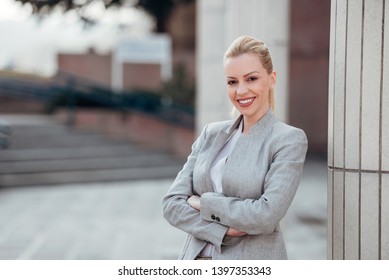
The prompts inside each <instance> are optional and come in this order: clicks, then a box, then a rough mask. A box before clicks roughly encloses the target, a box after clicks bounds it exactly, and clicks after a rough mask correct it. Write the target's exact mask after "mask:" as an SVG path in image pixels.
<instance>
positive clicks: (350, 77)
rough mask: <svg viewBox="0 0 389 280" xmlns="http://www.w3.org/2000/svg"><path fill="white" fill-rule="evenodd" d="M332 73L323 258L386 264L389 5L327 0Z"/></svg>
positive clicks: (378, 0) (380, 0)
mask: <svg viewBox="0 0 389 280" xmlns="http://www.w3.org/2000/svg"><path fill="white" fill-rule="evenodd" d="M386 2H387V1H386ZM385 15H386V19H385ZM329 69H330V70H329V118H328V121H329V123H328V168H329V169H328V258H329V259H389V129H388V128H389V3H386V4H385V0H332V3H331V38H330V66H329Z"/></svg>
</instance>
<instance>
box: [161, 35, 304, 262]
mask: <svg viewBox="0 0 389 280" xmlns="http://www.w3.org/2000/svg"><path fill="white" fill-rule="evenodd" d="M224 71H225V76H226V84H227V92H228V96H229V98H230V100H231V102H232V104H233V105H234V107H235V108H236V110H237V111H238V112H239V113H240V116H239V117H238V118H237V119H236V121H224V122H217V123H211V124H208V125H206V126H205V128H204V129H203V131H202V133H201V135H200V136H199V138H198V139H197V140H196V142H195V143H194V144H193V146H192V152H191V154H190V155H189V157H188V160H187V162H186V164H185V165H184V167H183V169H182V170H181V171H180V172H179V174H178V175H177V178H176V180H175V181H174V183H173V185H172V186H171V188H170V190H169V191H168V193H167V195H166V196H165V197H164V199H163V213H164V217H165V219H167V221H168V222H169V223H171V224H172V225H173V226H175V227H177V228H179V229H181V230H183V231H185V232H187V233H188V236H187V238H186V241H185V244H184V247H183V249H182V252H181V254H180V257H179V258H180V259H192V260H193V259H286V258H287V254H286V249H285V244H284V241H283V238H282V234H281V231H280V227H279V222H280V220H281V218H282V217H283V216H284V215H285V213H286V211H287V209H288V208H289V206H290V204H291V202H292V199H293V197H294V195H295V193H296V190H297V187H298V185H299V182H300V178H301V173H302V169H303V164H304V161H305V154H306V151H307V139H306V136H305V134H304V132H303V131H302V130H300V129H297V128H294V127H291V126H288V125H286V124H285V123H282V122H280V121H279V120H277V119H276V118H275V116H274V113H273V108H274V101H273V100H274V99H273V94H274V93H273V92H274V86H275V84H276V72H275V71H274V70H273V65H272V60H271V57H270V53H269V51H268V49H267V47H266V45H265V44H264V43H263V42H261V41H259V40H257V39H255V38H252V37H249V36H242V37H239V38H237V39H236V40H235V41H234V42H233V43H232V44H231V46H230V47H229V48H228V49H227V51H226V53H225V56H224Z"/></svg>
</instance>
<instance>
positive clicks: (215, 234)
mask: <svg viewBox="0 0 389 280" xmlns="http://www.w3.org/2000/svg"><path fill="white" fill-rule="evenodd" d="M206 130H207V126H206V127H204V129H203V131H202V132H201V134H200V136H199V138H198V139H197V140H196V141H195V142H194V144H193V145H192V152H191V154H190V155H189V156H188V159H187V162H186V163H185V165H184V167H183V169H182V170H181V171H180V172H179V173H178V175H177V177H176V179H175V181H174V182H173V184H172V186H171V187H170V189H169V191H168V193H167V194H166V196H165V197H164V198H163V201H162V209H163V216H164V218H165V219H166V220H167V221H168V222H169V223H170V224H171V225H173V226H174V227H177V228H179V229H181V230H183V231H185V232H187V233H189V234H191V235H193V236H194V237H196V238H198V239H201V240H204V241H206V242H209V243H212V244H213V245H214V246H215V248H216V250H218V251H219V252H220V248H221V245H222V241H223V237H224V235H225V233H226V232H227V230H228V227H227V226H224V225H222V224H219V223H215V222H213V221H207V220H204V219H202V218H201V216H200V212H199V211H197V210H195V209H194V208H192V207H191V206H190V205H189V204H188V203H187V199H188V198H189V197H190V196H192V195H193V194H194V193H193V169H194V166H195V164H196V160H197V156H198V154H199V152H200V149H201V147H202V145H203V143H204V142H205V140H206V137H207V133H206Z"/></svg>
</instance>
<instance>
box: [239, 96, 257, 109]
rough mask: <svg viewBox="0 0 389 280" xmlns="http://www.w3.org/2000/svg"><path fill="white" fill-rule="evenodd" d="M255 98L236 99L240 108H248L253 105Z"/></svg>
mask: <svg viewBox="0 0 389 280" xmlns="http://www.w3.org/2000/svg"><path fill="white" fill-rule="evenodd" d="M254 99H255V97H250V98H244V99H238V103H239V105H240V106H241V107H248V106H250V105H251V104H253V102H254Z"/></svg>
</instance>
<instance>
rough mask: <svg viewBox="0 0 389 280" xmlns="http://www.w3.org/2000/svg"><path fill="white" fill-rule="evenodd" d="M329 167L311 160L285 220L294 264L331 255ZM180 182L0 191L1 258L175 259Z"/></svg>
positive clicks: (180, 240)
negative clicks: (170, 211)
mask: <svg viewBox="0 0 389 280" xmlns="http://www.w3.org/2000/svg"><path fill="white" fill-rule="evenodd" d="M326 174H327V173H326V164H325V162H321V161H308V162H307V164H306V167H305V171H304V176H303V180H302V183H301V185H300V188H299V191H298V193H297V195H296V198H295V200H294V202H293V204H292V206H291V208H290V210H289V212H288V214H287V216H286V217H285V219H284V220H283V222H282V227H283V228H284V235H285V240H286V244H287V248H288V251H289V258H290V259H325V258H326V201H327V198H326V197H327V192H326V180H327V175H326ZM172 180H173V179H168V180H166V179H165V180H151V181H132V182H116V183H100V184H72V185H62V186H50V187H48V186H45V187H43V186H42V187H39V186H34V187H28V188H9V189H0V225H1V226H0V259H117V260H118V259H142V260H147V259H175V258H176V257H177V254H178V252H179V250H180V248H181V245H182V243H183V240H184V234H183V233H182V232H181V231H179V230H177V229H175V228H173V227H171V226H170V225H169V224H168V223H167V222H165V221H164V219H163V218H162V213H161V199H162V197H163V195H164V194H165V193H166V191H167V189H168V188H169V186H170V184H171V183H172Z"/></svg>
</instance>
